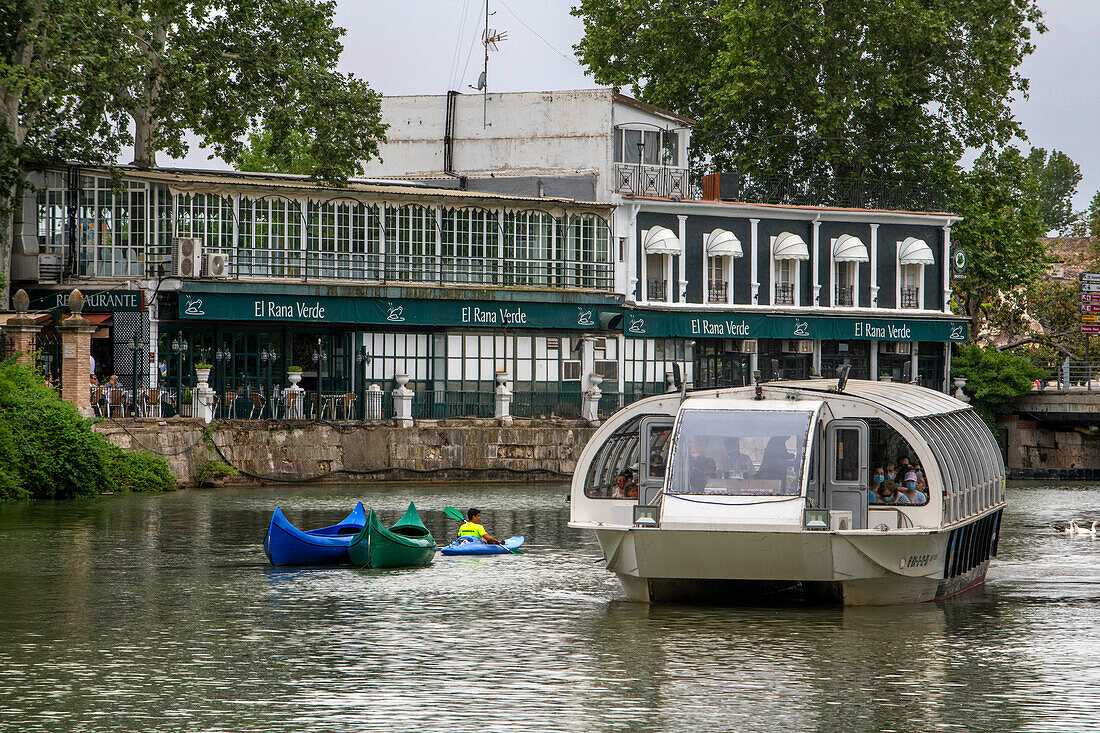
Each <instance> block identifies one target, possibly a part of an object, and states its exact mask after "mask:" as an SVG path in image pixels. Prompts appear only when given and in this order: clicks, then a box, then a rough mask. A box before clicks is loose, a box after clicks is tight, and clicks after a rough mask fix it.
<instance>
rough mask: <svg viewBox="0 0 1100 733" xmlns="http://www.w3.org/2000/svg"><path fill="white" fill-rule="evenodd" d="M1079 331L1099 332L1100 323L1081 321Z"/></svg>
mask: <svg viewBox="0 0 1100 733" xmlns="http://www.w3.org/2000/svg"><path fill="white" fill-rule="evenodd" d="M1081 333H1100V323H1095V324H1092V323H1082V324H1081Z"/></svg>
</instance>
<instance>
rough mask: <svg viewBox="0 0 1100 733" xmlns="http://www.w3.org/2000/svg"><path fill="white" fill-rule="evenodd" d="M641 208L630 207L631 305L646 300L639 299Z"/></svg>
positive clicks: (628, 266)
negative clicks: (639, 227) (639, 226)
mask: <svg viewBox="0 0 1100 733" xmlns="http://www.w3.org/2000/svg"><path fill="white" fill-rule="evenodd" d="M639 208H641V206H640V205H639V204H632V205H631V207H630V226H629V227H627V232H628V234H627V244H626V247H627V249H626V300H627V301H628V302H630V303H635V302H638V301H639V300H644V298H639V297H638V295H637V292H638V273H639V272H640V271H641V269H640V268H639V266H638V260H637V254H636V253H637V251H638V209H639ZM642 260H643V261H644V260H645V253H644V252H643V253H642ZM642 284H643V287H644V285H645V279H644V278H643V280H642Z"/></svg>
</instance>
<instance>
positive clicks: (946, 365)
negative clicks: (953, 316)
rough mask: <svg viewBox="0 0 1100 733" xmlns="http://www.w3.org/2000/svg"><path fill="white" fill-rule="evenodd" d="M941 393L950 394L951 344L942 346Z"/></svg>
mask: <svg viewBox="0 0 1100 733" xmlns="http://www.w3.org/2000/svg"><path fill="white" fill-rule="evenodd" d="M943 391H944V393H945V394H951V342H950V341H948V342H947V343H946V344H944V345H943Z"/></svg>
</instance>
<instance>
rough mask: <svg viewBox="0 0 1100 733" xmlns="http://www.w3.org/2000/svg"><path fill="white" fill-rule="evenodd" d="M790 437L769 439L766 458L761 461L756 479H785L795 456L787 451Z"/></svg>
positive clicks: (775, 436) (778, 436)
mask: <svg viewBox="0 0 1100 733" xmlns="http://www.w3.org/2000/svg"><path fill="white" fill-rule="evenodd" d="M788 440H790V436H784V435H773V436H772V437H771V438H769V439H768V444H767V446H765V447H764V457H763V459H762V460H761V461H760V469H759V470H758V471H757V472H756V476H755V478H759V479H779V480H782V479H785V478H787V470H788V468H789V467H790V465H791V464H792V463H793V462H794V455H793V454H792V453H791V452H790V451H789V450H787V441H788Z"/></svg>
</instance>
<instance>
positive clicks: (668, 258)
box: [663, 255, 684, 303]
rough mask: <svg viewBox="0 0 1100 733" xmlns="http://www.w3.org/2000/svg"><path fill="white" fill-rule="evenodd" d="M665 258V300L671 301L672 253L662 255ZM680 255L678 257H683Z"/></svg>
mask: <svg viewBox="0 0 1100 733" xmlns="http://www.w3.org/2000/svg"><path fill="white" fill-rule="evenodd" d="M663 256H664V258H665V302H666V303H671V302H672V258H673V255H663ZM683 257H684V256H683V255H680V259H681V260H682V259H683Z"/></svg>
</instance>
